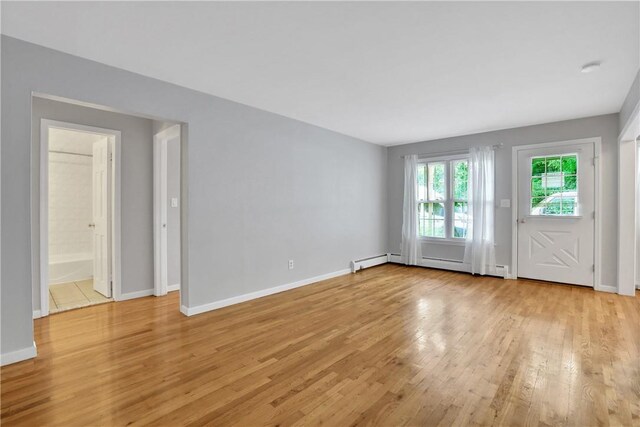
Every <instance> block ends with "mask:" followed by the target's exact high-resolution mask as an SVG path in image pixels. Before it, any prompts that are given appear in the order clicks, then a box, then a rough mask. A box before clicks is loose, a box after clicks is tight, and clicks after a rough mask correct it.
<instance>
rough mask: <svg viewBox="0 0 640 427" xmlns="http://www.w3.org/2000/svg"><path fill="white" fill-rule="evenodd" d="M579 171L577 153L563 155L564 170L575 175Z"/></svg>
mask: <svg viewBox="0 0 640 427" xmlns="http://www.w3.org/2000/svg"><path fill="white" fill-rule="evenodd" d="M577 171H578V158H577V156H576V155H572V156H562V172H564V173H565V174H566V175H575V174H576V173H577Z"/></svg>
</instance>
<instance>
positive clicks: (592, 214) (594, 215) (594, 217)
mask: <svg viewBox="0 0 640 427" xmlns="http://www.w3.org/2000/svg"><path fill="white" fill-rule="evenodd" d="M591 218H593V219H596V211H593V212H591Z"/></svg>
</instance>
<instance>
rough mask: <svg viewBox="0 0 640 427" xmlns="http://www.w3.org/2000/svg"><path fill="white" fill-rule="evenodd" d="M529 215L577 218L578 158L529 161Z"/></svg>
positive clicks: (553, 157)
mask: <svg viewBox="0 0 640 427" xmlns="http://www.w3.org/2000/svg"><path fill="white" fill-rule="evenodd" d="M530 214H531V215H553V216H575V215H578V156H577V155H576V154H563V155H560V156H549V157H533V158H532V159H531V211H530Z"/></svg>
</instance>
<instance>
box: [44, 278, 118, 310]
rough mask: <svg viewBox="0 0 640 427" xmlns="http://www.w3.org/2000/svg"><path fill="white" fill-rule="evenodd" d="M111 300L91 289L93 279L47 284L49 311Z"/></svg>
mask: <svg viewBox="0 0 640 427" xmlns="http://www.w3.org/2000/svg"><path fill="white" fill-rule="evenodd" d="M110 301H113V299H112V298H107V297H105V296H104V295H102V294H101V293H99V292H96V291H94V290H93V280H91V279H89V280H79V281H76V282H69V283H60V284H58V285H49V312H50V313H58V312H60V311H65V310H71V309H73V308H80V307H87V306H89V305H95V304H102V303H105V302H110Z"/></svg>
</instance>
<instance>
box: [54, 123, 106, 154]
mask: <svg viewBox="0 0 640 427" xmlns="http://www.w3.org/2000/svg"><path fill="white" fill-rule="evenodd" d="M104 138H105V136H104V135H96V134H93V133H88V132H80V131H75V130H70V129H56V128H51V129H49V151H64V152H65V153H76V154H86V155H89V154H93V143H94V142H97V141H101V140H103V139H104Z"/></svg>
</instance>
